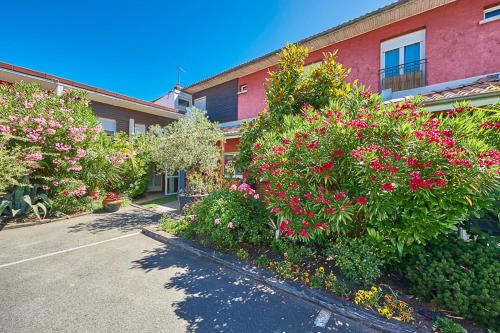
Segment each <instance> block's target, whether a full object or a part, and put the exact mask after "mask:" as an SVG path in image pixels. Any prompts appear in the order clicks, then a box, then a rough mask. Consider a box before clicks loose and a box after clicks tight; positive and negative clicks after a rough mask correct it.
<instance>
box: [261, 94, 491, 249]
mask: <svg viewBox="0 0 500 333" xmlns="http://www.w3.org/2000/svg"><path fill="white" fill-rule="evenodd" d="M494 117H498V116H490V115H489V114H488V113H486V112H483V111H474V112H470V110H469V109H468V108H466V107H463V106H459V107H457V108H456V109H454V110H453V111H452V112H451V114H450V115H447V116H444V115H437V116H435V117H433V116H432V115H431V114H430V113H428V112H425V111H424V110H422V109H421V108H420V106H419V104H418V101H411V100H407V101H404V102H401V103H398V104H382V103H381V102H380V97H379V96H378V95H372V94H370V93H367V92H365V91H363V90H362V89H361V88H358V87H354V89H353V91H352V92H351V93H349V94H347V95H345V96H344V97H343V98H341V99H337V100H332V101H331V103H330V105H329V106H328V107H325V108H323V109H321V110H316V109H314V108H313V107H307V106H306V107H305V108H304V110H303V114H302V115H294V116H285V117H284V121H283V123H282V126H281V130H280V131H279V132H276V131H268V132H266V133H265V134H264V135H263V137H262V138H261V139H259V140H258V141H257V142H256V143H255V145H254V155H253V159H252V171H253V172H255V173H256V174H257V175H258V176H259V177H260V178H262V179H263V184H264V186H265V187H266V188H267V189H266V193H267V195H266V198H265V202H266V203H267V204H268V206H269V207H270V209H271V211H272V213H274V214H275V215H276V216H277V217H278V218H279V220H280V221H281V222H280V229H281V232H282V234H283V235H284V236H286V237H291V238H295V239H301V240H304V241H311V240H317V241H321V240H326V239H329V238H331V237H332V236H334V235H339V234H341V235H348V236H349V237H365V236H366V237H368V238H369V239H370V240H371V241H372V242H373V243H375V244H376V245H377V246H378V247H379V250H380V252H381V253H382V254H383V255H384V256H391V254H394V253H396V252H399V253H402V252H403V250H404V248H405V247H406V246H408V245H411V244H413V243H425V242H426V241H428V240H430V239H433V238H435V237H437V236H438V235H440V234H442V233H447V232H450V231H452V230H455V229H456V225H457V224H458V223H460V222H461V221H463V220H464V219H465V218H466V217H467V216H468V215H469V214H470V213H473V212H476V211H478V210H480V209H482V208H484V207H487V206H489V205H491V203H492V202H493V201H494V191H495V189H498V186H499V163H500V153H499V151H498V150H497V148H498V147H497V146H496V145H495V144H496V142H495V140H494V133H495V131H497V129H494V128H491V127H487V128H486V127H484V126H482V125H483V124H484V123H488V122H489V121H491V119H493V118H494Z"/></svg>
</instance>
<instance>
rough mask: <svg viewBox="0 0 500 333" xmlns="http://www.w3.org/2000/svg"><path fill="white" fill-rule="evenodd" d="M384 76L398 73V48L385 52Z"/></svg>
mask: <svg viewBox="0 0 500 333" xmlns="http://www.w3.org/2000/svg"><path fill="white" fill-rule="evenodd" d="M384 57H385V77H391V76H397V75H399V49H394V50H390V51H387V52H385V54H384Z"/></svg>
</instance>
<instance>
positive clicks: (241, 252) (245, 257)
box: [236, 248, 250, 260]
mask: <svg viewBox="0 0 500 333" xmlns="http://www.w3.org/2000/svg"><path fill="white" fill-rule="evenodd" d="M236 256H237V257H238V258H240V259H243V260H248V258H249V257H250V253H248V251H247V250H245V249H244V248H239V249H238V251H236Z"/></svg>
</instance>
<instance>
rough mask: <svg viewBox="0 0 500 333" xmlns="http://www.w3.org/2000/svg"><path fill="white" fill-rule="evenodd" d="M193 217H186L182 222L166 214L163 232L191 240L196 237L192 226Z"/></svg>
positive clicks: (162, 221) (162, 224) (163, 218)
mask: <svg viewBox="0 0 500 333" xmlns="http://www.w3.org/2000/svg"><path fill="white" fill-rule="evenodd" d="M191 223H192V217H188V216H185V217H183V218H182V219H180V220H175V219H173V218H172V217H171V216H170V215H168V214H165V215H163V216H162V218H161V221H160V226H161V228H162V230H163V231H166V232H169V233H171V234H173V235H176V236H179V237H181V238H190V237H192V236H193V235H194V233H193V231H192V229H191V227H190V224H191Z"/></svg>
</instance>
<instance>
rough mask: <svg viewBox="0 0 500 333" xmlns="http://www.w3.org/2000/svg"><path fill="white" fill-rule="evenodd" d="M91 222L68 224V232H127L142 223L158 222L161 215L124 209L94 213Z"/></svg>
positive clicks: (139, 226) (140, 225)
mask: <svg viewBox="0 0 500 333" xmlns="http://www.w3.org/2000/svg"><path fill="white" fill-rule="evenodd" d="M91 216H92V217H93V220H92V221H91V222H88V221H86V222H81V223H77V224H74V225H71V226H68V229H69V231H68V232H80V231H87V232H91V233H98V232H101V231H107V230H111V229H113V230H118V231H122V232H129V231H133V230H138V229H139V228H141V227H142V226H144V225H148V224H152V223H158V222H159V221H160V218H161V215H160V214H156V213H151V212H148V211H145V210H140V209H124V210H120V211H118V212H115V213H94V214H92V215H91Z"/></svg>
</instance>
